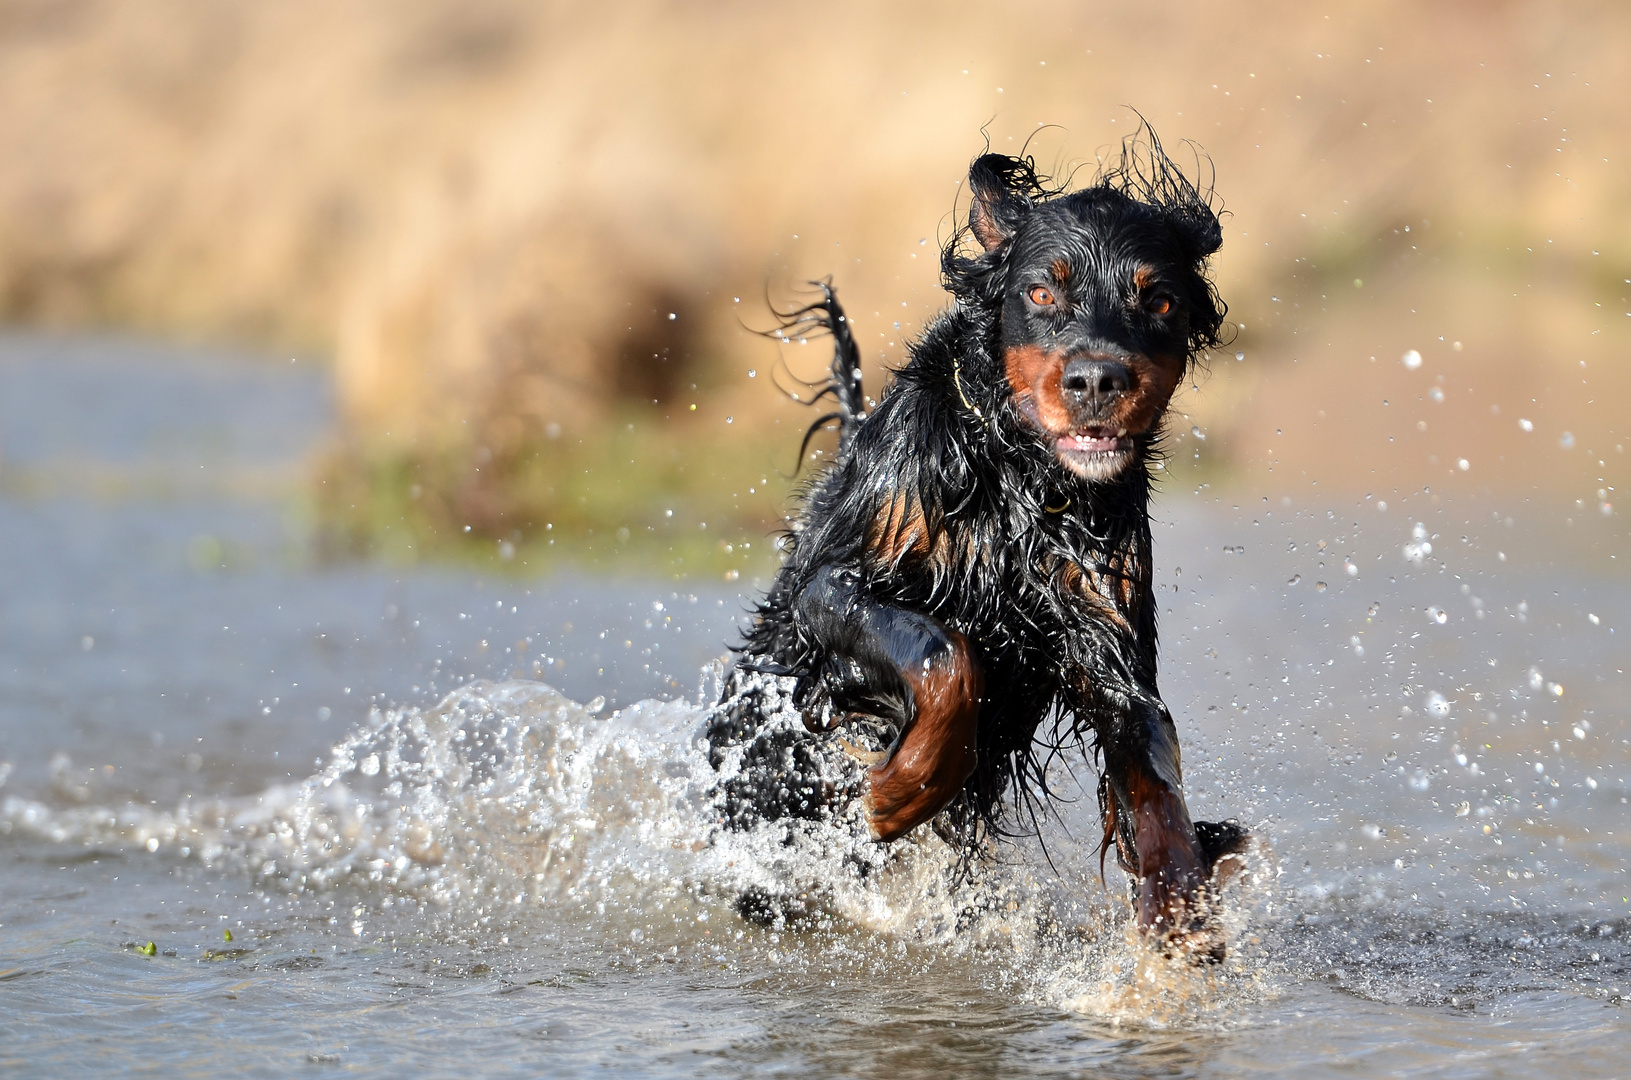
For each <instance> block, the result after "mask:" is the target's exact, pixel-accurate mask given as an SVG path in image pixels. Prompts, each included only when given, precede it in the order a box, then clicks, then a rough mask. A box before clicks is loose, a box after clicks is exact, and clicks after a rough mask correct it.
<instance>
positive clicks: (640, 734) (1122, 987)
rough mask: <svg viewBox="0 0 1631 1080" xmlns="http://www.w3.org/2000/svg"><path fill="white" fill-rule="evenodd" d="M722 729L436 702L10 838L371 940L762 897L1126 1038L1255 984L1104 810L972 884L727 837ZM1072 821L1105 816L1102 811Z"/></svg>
mask: <svg viewBox="0 0 1631 1080" xmlns="http://www.w3.org/2000/svg"><path fill="white" fill-rule="evenodd" d="M592 704H593V703H592ZM704 718H705V713H704V711H703V710H702V709H699V708H697V707H695V706H693V705H690V704H688V703H686V702H683V701H677V702H658V701H647V702H641V703H639V704H637V705H634V706H631V707H629V708H626V709H622V710H620V711H618V712H615V713H613V714H611V715H610V716H607V717H604V718H602V717H598V716H596V715H595V710H594V709H591V708H589V707H586V706H583V705H580V704H577V703H576V702H573V701H571V700H570V699H568V698H567V697H565V696H564V695H563V694H561V693H560V692H558V691H556V690H555V689H553V688H552V687H550V686H547V685H545V684H542V683H532V682H505V683H491V682H477V683H472V684H470V685H468V686H466V687H464V688H462V689H460V690H458V691H456V692H454V693H452V694H449V695H448V696H447V697H445V698H444V699H443V700H441V701H440V702H438V703H437V704H435V705H433V706H430V707H425V708H418V707H409V708H402V709H392V710H376V711H375V712H374V713H373V714H372V716H371V718H370V721H369V723H368V724H366V725H365V726H364V727H362V728H361V729H359V730H357V731H355V732H353V733H352V734H351V735H349V736H348V737H346V738H345V739H344V740H342V741H341V742H340V743H339V744H338V745H336V746H335V747H334V749H333V750H332V752H331V754H330V757H329V761H328V763H327V764H326V765H325V766H323V767H322V768H321V769H320V770H319V771H318V772H317V773H316V774H314V775H313V776H311V777H310V778H308V779H307V780H305V781H303V782H301V783H298V784H291V785H282V786H277V787H273V788H271V789H268V790H267V791H265V792H263V793H262V794H260V795H258V796H255V797H251V798H239V799H193V800H188V801H187V802H185V803H183V804H182V805H181V806H180V807H178V808H177V809H176V810H174V811H172V812H168V813H166V812H159V811H156V810H153V809H151V808H143V807H139V806H128V807H124V808H119V809H109V808H102V807H70V808H67V809H57V808H51V807H48V806H46V805H44V804H41V803H38V802H32V801H29V800H25V799H20V798H11V799H8V800H6V802H5V803H4V805H3V807H0V831H4V832H5V833H8V834H11V836H12V838H13V839H24V840H26V839H29V838H32V839H35V840H39V841H43V842H46V843H49V844H51V845H55V846H71V847H82V848H99V849H104V850H115V851H122V852H126V853H131V854H137V855H139V854H140V853H142V852H147V853H151V854H153V855H154V856H155V857H161V858H171V859H176V858H179V859H181V860H184V861H193V862H197V863H201V864H203V865H204V866H206V867H209V868H211V869H213V870H216V871H218V872H223V873H234V872H235V873H242V874H246V875H247V876H248V877H249V878H250V879H251V880H252V881H253V882H254V883H255V885H256V886H257V887H258V888H259V889H261V890H263V891H264V892H266V893H269V894H284V895H289V896H291V897H298V896H299V895H301V894H310V893H320V894H327V895H334V894H336V893H338V894H343V895H344V896H345V897H346V898H347V901H346V902H347V903H352V902H355V903H356V908H355V911H354V915H355V918H356V921H355V923H354V924H353V929H354V932H355V933H356V934H357V935H358V936H362V935H363V934H364V933H365V932H366V927H367V922H368V919H369V917H370V915H369V912H370V911H373V912H376V913H377V912H378V910H379V909H381V908H389V907H401V906H405V907H408V908H410V909H411V908H414V907H417V908H421V909H427V910H429V911H432V912H442V913H444V914H446V915H448V916H449V917H451V918H453V919H454V920H455V921H456V922H457V923H458V924H461V925H466V926H475V927H478V928H479V927H483V926H493V927H498V926H514V925H516V924H517V923H518V922H523V923H524V922H529V921H531V922H536V921H537V919H538V918H539V916H540V915H543V916H546V917H547V918H548V919H550V920H557V919H559V918H562V917H566V916H568V915H570V913H572V912H578V913H589V914H591V915H592V917H593V918H592V925H594V926H595V927H596V928H597V932H598V933H603V934H605V935H607V936H608V939H609V940H633V941H641V940H644V939H646V937H647V935H649V934H652V933H656V932H659V931H661V932H663V933H667V934H669V935H671V936H672V935H675V934H677V935H678V936H677V937H676V945H675V947H680V945H681V944H682V943H685V942H688V941H689V942H697V941H700V940H701V937H700V935H703V934H710V933H713V932H716V930H715V928H717V929H718V931H719V932H723V930H724V928H725V927H729V926H740V925H741V924H740V923H739V922H735V921H733V920H735V910H740V909H741V904H742V898H743V897H747V896H761V897H772V898H775V899H776V900H777V901H778V904H777V905H776V906H775V907H774V909H773V910H772V911H771V912H770V913H769V914H768V915H766V914H765V913H763V912H761V913H760V916H761V917H762V918H768V919H769V920H770V921H771V922H772V923H773V926H772V927H771V929H772V930H781V931H783V932H789V931H791V932H802V931H803V930H806V929H809V928H811V927H815V928H825V929H828V930H833V929H834V928H835V927H839V928H842V927H849V928H851V929H849V930H847V931H844V933H848V934H851V935H853V934H854V933H855V932H857V931H859V932H860V933H862V934H863V935H866V934H871V935H878V936H881V937H883V938H885V939H892V940H895V941H897V942H904V943H910V944H912V945H913V946H914V947H929V948H932V949H935V950H938V951H940V952H943V953H945V954H948V955H952V956H962V957H965V958H968V959H970V960H974V961H977V962H978V963H979V964H981V965H982V970H984V971H985V973H986V976H987V977H988V978H990V979H992V980H994V981H996V982H998V983H1002V984H1005V985H1011V986H1013V987H1014V988H1015V989H1017V990H1019V991H1020V992H1023V993H1025V994H1027V995H1029V996H1033V997H1035V998H1036V1000H1038V1001H1041V1002H1045V1003H1047V1004H1049V1005H1052V1006H1054V1007H1062V1008H1065V1009H1068V1010H1070V1011H1084V1012H1085V1011H1091V1012H1092V1013H1093V1014H1095V1015H1099V1016H1112V1017H1114V1018H1115V1019H1116V1021H1117V1022H1118V1023H1128V1024H1155V1025H1162V1024H1169V1023H1176V1022H1178V1021H1179V1020H1184V1021H1185V1022H1194V1021H1196V1020H1197V1019H1198V1018H1201V1017H1204V1016H1206V1015H1208V1014H1209V1013H1210V1011H1211V1010H1212V1009H1214V1007H1217V1006H1218V1002H1220V1001H1223V1000H1225V998H1227V996H1228V995H1227V994H1225V993H1224V989H1223V988H1225V987H1230V986H1231V983H1230V980H1231V979H1233V980H1234V981H1235V982H1234V989H1231V990H1230V993H1233V992H1234V990H1235V989H1238V988H1239V987H1241V986H1245V985H1248V984H1251V983H1252V982H1253V980H1252V979H1248V978H1246V977H1245V972H1246V971H1247V970H1248V969H1247V968H1246V967H1245V966H1244V961H1242V960H1241V959H1239V958H1238V957H1237V958H1236V959H1234V960H1232V961H1231V962H1230V964H1228V965H1226V966H1225V968H1223V969H1217V970H1213V971H1211V972H1209V973H1205V974H1194V973H1190V974H1185V972H1186V971H1187V970H1188V969H1190V968H1192V967H1193V965H1191V964H1189V963H1188V962H1186V961H1179V962H1175V963H1168V962H1167V961H1164V960H1161V959H1160V958H1159V956H1158V955H1157V954H1155V953H1154V952H1152V951H1151V950H1150V949H1149V948H1147V947H1146V945H1145V944H1144V943H1143V941H1142V940H1141V939H1140V938H1139V936H1138V935H1137V932H1136V931H1135V930H1133V929H1132V928H1131V922H1130V919H1129V914H1128V909H1127V905H1126V903H1125V901H1124V900H1122V899H1119V898H1118V897H1116V896H1114V895H1113V894H1112V891H1111V890H1110V889H1109V888H1107V887H1106V886H1105V885H1104V884H1101V882H1100V879H1099V877H1098V873H1099V872H1098V867H1097V857H1096V848H1097V846H1096V844H1093V843H1090V842H1087V841H1081V842H1077V841H1075V840H1073V839H1071V837H1072V836H1087V837H1092V836H1095V835H1096V831H1095V829H1094V828H1093V827H1092V825H1091V823H1089V822H1088V821H1087V820H1086V819H1085V818H1084V820H1082V821H1080V822H1072V821H1069V820H1063V821H1062V822H1060V823H1059V824H1063V825H1065V826H1066V828H1065V829H1064V830H1059V829H1049V830H1048V836H1049V838H1048V839H1047V840H1046V841H1045V842H1044V841H1043V840H1040V839H1037V838H1030V839H1024V840H1018V841H1014V842H1012V843H1006V842H1005V843H1001V844H992V845H990V849H989V851H988V855H987V857H986V858H985V859H983V860H982V862H981V865H980V868H979V872H978V873H977V874H975V875H965V874H960V873H958V872H957V871H958V867H959V854H960V853H959V851H958V849H956V848H955V847H953V846H952V845H949V844H947V843H946V842H945V841H943V840H942V839H941V838H940V837H938V836H937V835H936V834H935V833H934V832H933V831H932V830H930V829H920V830H917V831H916V832H915V833H913V834H912V835H911V836H910V837H908V838H907V839H906V840H904V841H901V842H897V843H895V844H892V845H887V846H884V845H878V844H874V843H871V842H870V841H868V840H867V839H865V834H864V830H862V829H860V828H858V826H857V823H856V822H854V821H852V820H850V819H849V818H847V817H844V816H838V817H835V818H834V819H833V820H830V821H819V822H798V823H797V824H796V825H788V824H787V823H785V822H784V823H775V822H770V823H763V824H762V825H760V826H759V827H756V828H754V829H749V830H746V831H742V832H731V831H727V830H724V829H722V828H721V827H720V826H719V824H718V816H717V810H716V808H715V806H714V802H713V796H712V792H713V790H714V788H715V786H716V785H717V784H718V782H719V779H720V776H719V774H718V773H716V772H715V771H714V769H713V768H712V767H711V766H710V765H709V762H708V756H707V745H706V741H705V740H704V739H702V738H701V737H700V730H701V726H702V723H703V720H704ZM1060 768H1061V769H1063V766H1060ZM1054 783H1055V785H1056V787H1058V788H1060V789H1061V790H1063V789H1064V788H1065V787H1066V785H1068V783H1069V779H1068V778H1066V777H1064V776H1060V777H1059V778H1057V779H1056V780H1055V781H1054ZM1072 812H1075V813H1077V814H1079V815H1088V816H1091V814H1092V809H1091V801H1090V800H1082V801H1081V804H1080V805H1079V806H1075V807H1074V810H1072V809H1071V807H1069V806H1067V807H1066V810H1065V813H1066V814H1067V817H1068V814H1069V813H1072ZM1075 826H1080V827H1075ZM1061 832H1063V833H1064V835H1063V836H1061V835H1060V833H1061ZM1254 862H1256V861H1255V860H1254ZM1271 863H1272V860H1267V859H1265V860H1261V865H1263V866H1267V865H1270V864H1271ZM1242 878H1244V879H1252V875H1251V874H1246V875H1242ZM1254 888H1258V890H1259V893H1260V895H1257V896H1256V898H1255V899H1251V900H1246V899H1241V900H1238V901H1237V900H1234V899H1231V900H1230V902H1229V905H1228V907H1227V909H1226V910H1227V911H1228V912H1229V915H1228V919H1227V921H1228V927H1227V934H1228V937H1229V939H1230V940H1231V941H1236V942H1244V941H1245V940H1247V938H1249V936H1250V935H1249V933H1248V930H1247V928H1248V924H1249V922H1250V918H1251V915H1250V912H1251V910H1252V909H1253V907H1254V904H1255V905H1258V906H1261V903H1262V902H1263V898H1264V897H1265V896H1266V895H1267V893H1266V892H1263V891H1262V887H1261V885H1259V886H1254ZM1237 891H1239V890H1238V889H1237ZM1242 895H1243V896H1244V895H1245V894H1242ZM657 915H660V916H661V924H662V925H661V926H657V925H655V924H654V922H653V918H654V916H657ZM789 924H792V925H791V926H790V925H789ZM663 926H666V927H668V928H669V929H668V930H662V927H663ZM688 935H689V936H688ZM665 940H666V938H665ZM799 947H810V943H809V942H808V941H806V942H804V943H803V945H801V946H799ZM844 947H845V948H850V949H854V948H856V946H855V945H853V944H850V945H846V946H844ZM862 948H863V949H864V948H865V947H864V946H862ZM1231 973H1232V974H1231ZM1220 995H1222V996H1220Z"/></svg>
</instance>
